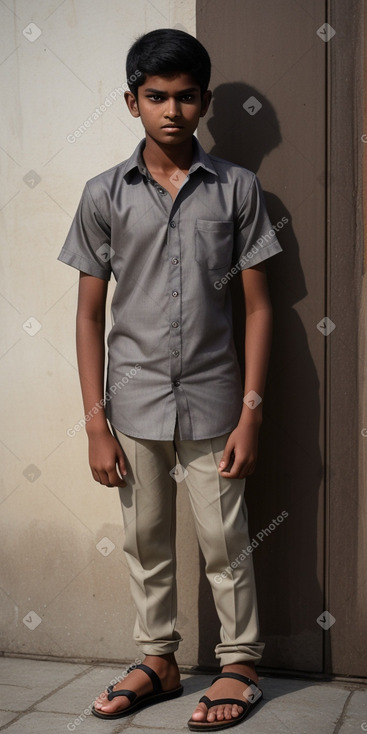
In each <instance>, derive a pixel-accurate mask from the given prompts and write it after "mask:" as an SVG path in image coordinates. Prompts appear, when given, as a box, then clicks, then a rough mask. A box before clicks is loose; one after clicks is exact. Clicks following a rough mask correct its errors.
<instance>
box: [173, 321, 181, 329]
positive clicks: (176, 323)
mask: <svg viewBox="0 0 367 734" xmlns="http://www.w3.org/2000/svg"><path fill="white" fill-rule="evenodd" d="M171 326H173V328H174V329H177V327H178V326H179V323H178V321H172V324H171Z"/></svg>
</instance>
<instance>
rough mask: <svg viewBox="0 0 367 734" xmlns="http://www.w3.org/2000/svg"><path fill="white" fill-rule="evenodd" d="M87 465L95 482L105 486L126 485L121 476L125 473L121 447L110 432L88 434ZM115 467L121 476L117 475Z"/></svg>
mask: <svg viewBox="0 0 367 734" xmlns="http://www.w3.org/2000/svg"><path fill="white" fill-rule="evenodd" d="M88 440H89V465H90V468H91V470H92V474H93V478H94V479H95V480H96V482H99V483H100V484H104V485H105V486H106V487H126V482H125V480H124V479H122V478H121V477H123V476H124V475H126V474H127V471H126V466H125V459H124V454H123V451H122V448H121V446H120V444H119V442H118V441H117V439H116V438H115V437H114V436H113V435H112V433H111V432H110V431H109V430H108V429H106V430H105V431H103V432H101V433H92V434H88ZM117 469H118V470H119V472H120V474H121V476H119V474H118V472H117Z"/></svg>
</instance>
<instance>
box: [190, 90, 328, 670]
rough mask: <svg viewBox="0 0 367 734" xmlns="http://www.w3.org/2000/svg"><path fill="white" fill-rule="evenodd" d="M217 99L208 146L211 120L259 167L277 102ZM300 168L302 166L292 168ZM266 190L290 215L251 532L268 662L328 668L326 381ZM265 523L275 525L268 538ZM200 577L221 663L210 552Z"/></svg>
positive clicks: (291, 250)
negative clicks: (320, 557) (321, 551)
mask: <svg viewBox="0 0 367 734" xmlns="http://www.w3.org/2000/svg"><path fill="white" fill-rule="evenodd" d="M251 97H255V98H256V100H259V102H260V103H261V105H262V107H261V109H259V111H258V112H256V113H255V114H246V115H244V111H243V109H242V101H243V100H248V99H249V98H251ZM212 104H213V107H212V117H210V118H209V119H208V120H207V121H205V122H204V123H202V125H203V126H204V129H203V127H202V128H201V129H200V134H199V137H200V139H201V141H202V143H203V145H204V147H205V149H206V150H207V149H208V146H207V145H206V142H205V125H206V127H207V128H208V130H209V131H210V134H211V136H212V137H213V138H214V141H215V143H214V146H213V147H212V149H211V150H210V153H211V154H213V155H218V156H219V157H221V158H224V159H227V160H230V161H232V162H234V163H238V164H240V165H242V166H244V167H245V168H248V169H249V170H252V171H254V172H255V173H257V172H258V169H259V167H260V164H261V162H262V160H263V157H264V156H266V155H269V154H270V153H271V151H272V150H273V149H275V148H276V147H277V146H278V145H279V144H280V143H281V142H282V138H281V133H280V126H279V122H278V119H277V115H276V113H275V110H274V108H273V106H272V105H271V104H270V103H269V101H268V100H267V99H266V98H265V97H264V96H263V95H262V94H261V93H260V92H259V91H258V90H257V89H255V88H253V87H250V86H248V85H246V84H242V83H233V84H221V85H220V86H218V87H216V89H215V91H214V95H213V103H212ZM251 111H252V110H251ZM209 114H210V112H209V113H208V115H209ZM298 173H299V172H298V171H294V172H293V173H292V176H293V175H295V176H296V175H298ZM264 194H265V199H266V204H267V208H268V212H269V216H270V220H271V222H272V223H273V224H275V225H276V224H277V222H280V221H281V220H282V217H285V218H286V220H287V223H286V224H285V225H284V227H281V228H280V230H279V231H278V234H277V236H278V238H279V241H280V243H281V245H282V248H283V252H282V253H280V254H277V255H276V256H275V257H273V258H270V259H269V261H268V264H267V272H268V280H269V288H270V295H271V300H272V304H273V315H274V327H273V342H272V353H271V358H270V364H269V372H268V379H267V386H266V393H265V396H264V418H263V424H262V428H261V433H260V443H259V457H258V464H257V468H256V472H255V473H254V474H253V475H252V476H250V477H248V479H247V482H246V495H245V496H246V503H247V506H248V510H249V526H250V538H251V539H257V541H258V546H257V547H255V549H254V552H253V559H254V566H255V573H256V583H257V592H258V605H259V618H260V630H261V640H262V641H264V642H265V643H266V645H265V652H264V656H263V659H262V665H263V666H264V667H268V668H278V669H292V670H303V671H312V672H321V671H322V664H323V657H322V656H323V652H322V645H323V638H322V629H321V627H320V626H319V625H318V624H317V623H316V618H317V617H318V616H319V614H320V613H321V612H322V610H323V609H324V607H323V589H322V588H320V584H319V581H318V577H317V553H318V548H317V537H318V536H317V522H318V511H319V506H320V498H321V507H322V494H321V495H320V492H321V493H322V492H323V485H322V476H323V473H322V458H321V454H320V448H319V434H320V396H319V390H320V383H319V380H318V376H317V372H316V367H315V364H314V362H313V359H312V355H311V353H310V349H309V345H308V340H307V333H306V331H305V328H304V325H303V323H302V321H301V319H300V317H299V315H298V313H297V311H296V310H295V309H294V305H295V304H297V303H298V302H299V301H301V300H302V299H304V298H305V297H306V296H307V291H306V285H305V280H304V275H303V272H302V269H301V266H300V261H299V246H298V242H297V240H296V238H295V235H294V232H293V229H292V224H291V215H290V213H289V211H288V210H287V209H286V208H285V207H284V205H283V203H282V201H281V200H280V199H279V198H278V197H277V196H276V195H274V194H272V193H269V192H264ZM283 222H284V220H283ZM323 257H324V253H320V258H321V260H320V266H321V267H323ZM316 266H317V264H316ZM230 288H231V295H232V302H233V321H234V337H235V343H236V348H237V352H238V357H239V362H240V365H241V368H242V369H243V365H244V334H245V320H244V308H243V292H242V282H241V278H240V277H238V276H236V277H234V278H233V279H232V281H231V285H230ZM243 371H244V370H243ZM283 511H285V512H286V513H288V516H287V517H286V518H285V519H284V520H283V521H281V522H279V523H278V525H276V524H275V525H274V523H273V522H272V521H273V518H277V517H279V516H280V515H281V514H282V512H283ZM283 517H284V516H283ZM269 525H271V528H270V530H269ZM264 530H267V532H266V533H264V534H263V537H261V536H260V538H259V537H258V534H259V533H260V534H261V533H262V531H264ZM241 550H242V549H240V548H239V553H240V552H241ZM251 553H252V551H251ZM232 560H233V561H234V560H235V559H230V561H232ZM321 567H322V564H321ZM200 579H201V581H200V588H199V655H198V658H199V659H198V663H199V666H200V665H205V666H208V665H214V666H217V665H218V660H216V658H215V657H214V653H213V648H214V646H215V644H216V643H217V641H218V635H219V624H218V621H217V617H216V612H215V609H214V604H213V601H212V595H211V590H210V587H209V584H208V582H207V579H206V577H205V569H204V561H203V558H202V556H201V575H200Z"/></svg>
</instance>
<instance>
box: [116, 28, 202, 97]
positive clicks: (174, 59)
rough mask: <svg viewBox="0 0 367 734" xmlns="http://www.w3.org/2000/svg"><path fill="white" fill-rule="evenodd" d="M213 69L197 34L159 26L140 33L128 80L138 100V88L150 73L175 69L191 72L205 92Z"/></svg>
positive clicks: (128, 65)
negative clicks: (142, 33) (148, 31)
mask: <svg viewBox="0 0 367 734" xmlns="http://www.w3.org/2000/svg"><path fill="white" fill-rule="evenodd" d="M210 70H211V64H210V57H209V54H208V52H207V50H206V49H205V48H204V46H203V45H202V44H201V43H200V41H198V40H197V39H196V38H194V36H190V34H189V33H186V32H185V31H180V30H178V29H177V28H159V29H158V30H156V31H150V33H145V34H144V35H142V36H139V38H137V40H136V41H135V43H133V45H132V46H131V48H130V49H129V52H128V54H127V58H126V80H127V84H128V86H129V89H130V91H131V92H132V93H133V95H134V97H135V98H136V99H137V96H138V88H139V87H140V86H141V85H142V84H144V82H145V80H146V77H147V76H164V75H166V74H167V75H168V74H173V73H175V72H179V73H180V72H181V73H183V72H185V73H187V74H191V76H193V77H194V79H195V81H196V82H197V83H198V84H199V86H200V90H201V94H204V92H206V90H207V89H208V85H209V79H210Z"/></svg>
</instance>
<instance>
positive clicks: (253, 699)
mask: <svg viewBox="0 0 367 734" xmlns="http://www.w3.org/2000/svg"><path fill="white" fill-rule="evenodd" d="M220 678H235V679H236V680H240V681H241V683H246V684H247V686H250V687H251V689H252V693H248V694H247V696H246V698H244V699H243V700H242V701H240V700H239V699H238V698H217V699H215V701H211V700H210V698H208V696H202V697H201V699H200V701H199V703H205V706H206V707H207V709H208V711H209V709H210V708H211V707H212V706H218V705H219V704H226V703H236V704H237V706H242V708H243V711H242V714H239V715H238V716H237V717H236V718H235V719H223V720H222V721H195V719H189V721H188V722H187V725H188V727H189V729H190V731H209V730H210V731H220V729H228V728H229V727H230V726H235V725H236V724H240V723H241V721H243V720H244V719H245V718H246V716H248V715H249V713H250V712H251V711H252V709H254V708H255V706H256V705H257V704H258V703H259V701H261V699H262V697H263V692H262V690H261V689H260V688H259V687H258V685H257V684H256V683H255V682H254V681H253V680H251V678H247V677H246V676H245V675H240V673H221V674H220V675H217V676H216V678H213V680H212V682H211V685H213V683H215V681H217V680H219V679H220ZM254 689H256V690H254Z"/></svg>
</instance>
